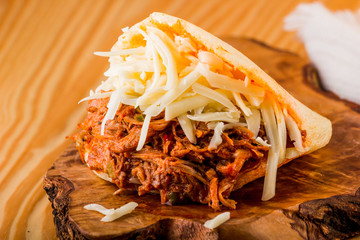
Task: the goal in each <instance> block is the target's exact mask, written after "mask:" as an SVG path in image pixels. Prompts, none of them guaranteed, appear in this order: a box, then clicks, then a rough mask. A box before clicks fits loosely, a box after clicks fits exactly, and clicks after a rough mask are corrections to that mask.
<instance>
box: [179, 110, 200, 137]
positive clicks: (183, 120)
mask: <svg viewBox="0 0 360 240" xmlns="http://www.w3.org/2000/svg"><path fill="white" fill-rule="evenodd" d="M177 119H178V121H179V123H180V126H181V128H182V130H183V131H184V133H185V136H186V137H187V138H188V139H189V141H190V142H191V143H193V144H196V137H195V133H194V125H193V123H192V121H191V120H190V119H189V118H188V117H186V115H181V116H179V117H178V118H177Z"/></svg>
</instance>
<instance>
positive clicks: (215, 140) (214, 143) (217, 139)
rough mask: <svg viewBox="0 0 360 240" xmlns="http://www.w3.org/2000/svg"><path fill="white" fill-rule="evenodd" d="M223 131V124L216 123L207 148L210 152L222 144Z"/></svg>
mask: <svg viewBox="0 0 360 240" xmlns="http://www.w3.org/2000/svg"><path fill="white" fill-rule="evenodd" d="M223 130H224V123H223V122H218V123H217V124H216V127H215V129H214V135H213V137H212V138H211V141H210V144H209V147H208V148H209V149H210V150H212V149H216V148H217V147H218V146H219V145H220V144H221V143H222V137H221V134H222V133H223Z"/></svg>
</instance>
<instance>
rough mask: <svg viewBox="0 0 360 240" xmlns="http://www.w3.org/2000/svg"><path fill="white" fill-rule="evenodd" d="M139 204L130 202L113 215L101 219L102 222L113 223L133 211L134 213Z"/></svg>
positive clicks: (116, 210)
mask: <svg viewBox="0 0 360 240" xmlns="http://www.w3.org/2000/svg"><path fill="white" fill-rule="evenodd" d="M138 205H139V204H137V203H136V202H129V203H127V204H125V205H124V206H122V207H120V208H117V209H115V211H114V213H113V214H108V215H106V216H105V217H103V218H102V219H101V221H102V222H112V221H114V220H116V219H118V218H120V217H122V216H124V215H126V214H129V213H131V212H132V211H134V209H135V208H136V207H137V206H138Z"/></svg>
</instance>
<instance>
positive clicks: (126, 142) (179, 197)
mask: <svg viewBox="0 0 360 240" xmlns="http://www.w3.org/2000/svg"><path fill="white" fill-rule="evenodd" d="M108 101H109V98H104V99H94V100H90V101H89V105H88V115H87V118H86V119H85V121H84V122H82V123H80V124H79V128H80V129H81V131H80V132H79V133H78V134H76V135H73V136H72V137H71V138H72V139H73V140H74V141H75V142H76V147H77V148H78V150H79V152H80V155H81V157H82V159H83V161H84V160H85V152H86V153H87V159H86V162H87V164H88V165H89V167H90V169H91V170H96V171H100V172H104V173H106V174H108V175H109V177H110V178H111V179H112V180H113V182H114V183H115V184H116V185H117V186H118V187H119V190H118V191H116V193H121V192H122V191H124V190H137V191H138V194H139V195H140V196H141V195H144V194H146V193H147V192H149V191H152V192H153V191H154V190H155V191H156V190H157V191H158V192H159V193H160V199H161V203H163V204H170V205H173V204H180V203H183V202H186V201H188V200H190V201H193V202H200V203H203V204H208V205H209V206H211V207H212V208H213V209H215V210H220V207H221V206H220V205H222V206H226V207H229V208H232V209H235V207H236V206H235V204H236V202H235V201H234V200H231V199H229V195H230V193H231V191H232V190H233V188H234V184H235V179H236V177H238V176H239V175H241V174H242V173H244V172H247V171H249V170H251V169H254V168H256V167H257V166H258V164H259V163H260V161H264V160H266V158H267V152H268V150H269V148H268V147H267V146H263V145H260V144H258V143H257V142H256V141H255V139H254V137H253V134H252V132H250V131H249V130H248V129H247V128H245V127H242V126H238V127H235V128H233V129H228V130H225V131H224V132H223V133H222V138H223V141H222V143H221V144H220V145H219V146H218V147H217V148H216V149H213V150H209V149H208V146H209V144H210V141H211V138H212V136H213V134H214V131H213V130H211V129H209V128H208V127H207V125H206V123H204V122H195V127H196V131H195V135H196V137H197V144H192V143H191V142H190V141H189V140H188V139H187V138H186V136H185V134H184V132H183V131H182V129H181V126H180V124H179V122H178V121H177V120H176V119H174V120H171V121H165V119H164V113H161V114H159V115H158V116H156V117H153V118H152V119H151V123H150V127H149V131H148V134H147V138H146V143H145V145H144V147H143V149H141V150H140V151H136V147H137V144H138V142H139V138H140V132H141V127H142V124H143V122H142V121H143V119H144V116H143V115H142V113H141V111H139V110H138V109H135V108H134V107H133V106H128V105H125V104H122V105H121V106H119V108H118V111H117V113H116V116H115V118H114V120H109V121H107V123H106V127H105V132H104V135H101V123H102V120H103V118H104V116H105V114H106V111H107V107H106V106H107V103H108ZM259 136H260V137H264V131H263V130H262V129H261V131H260V133H259Z"/></svg>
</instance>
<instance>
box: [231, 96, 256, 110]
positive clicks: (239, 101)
mask: <svg viewBox="0 0 360 240" xmlns="http://www.w3.org/2000/svg"><path fill="white" fill-rule="evenodd" d="M232 94H233V97H234V99H235V102H236V104H237V105H238V107H239V108H240V109H241V111H243V113H244V114H245V116H250V115H251V114H252V112H251V110H250V108H248V107H247V106H246V105H245V103H244V100H243V99H242V98H241V96H240V94H239V93H237V92H232Z"/></svg>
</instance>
